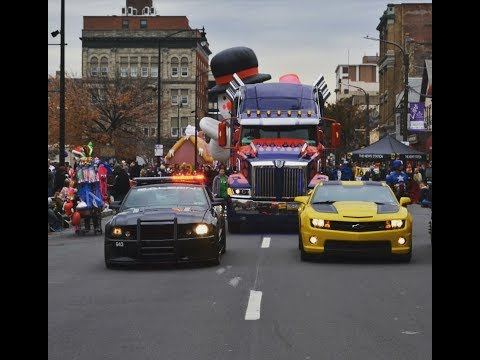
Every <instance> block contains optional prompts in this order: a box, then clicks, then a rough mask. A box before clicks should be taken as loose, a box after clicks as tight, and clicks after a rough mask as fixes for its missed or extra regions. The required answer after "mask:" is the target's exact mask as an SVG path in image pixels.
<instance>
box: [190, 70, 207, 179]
mask: <svg viewBox="0 0 480 360" xmlns="http://www.w3.org/2000/svg"><path fill="white" fill-rule="evenodd" d="M197 72H198V70H197ZM209 72H210V69H208V70H206V71H202V72H201V73H200V74H197V75H196V76H195V144H194V147H195V150H194V152H195V158H194V165H193V170H197V153H198V150H197V144H198V104H197V88H198V79H199V77H201V76H203V75H205V74H207V73H209Z"/></svg>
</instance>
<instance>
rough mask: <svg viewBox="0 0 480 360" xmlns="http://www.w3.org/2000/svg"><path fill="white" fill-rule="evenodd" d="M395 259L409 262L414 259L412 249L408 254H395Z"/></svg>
mask: <svg viewBox="0 0 480 360" xmlns="http://www.w3.org/2000/svg"><path fill="white" fill-rule="evenodd" d="M395 260H396V261H398V262H401V263H409V262H410V260H412V251H410V252H409V253H407V254H397V255H395Z"/></svg>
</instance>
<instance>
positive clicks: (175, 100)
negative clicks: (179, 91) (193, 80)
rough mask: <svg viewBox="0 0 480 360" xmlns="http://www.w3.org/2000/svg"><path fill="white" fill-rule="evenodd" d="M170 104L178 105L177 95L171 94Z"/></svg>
mask: <svg viewBox="0 0 480 360" xmlns="http://www.w3.org/2000/svg"><path fill="white" fill-rule="evenodd" d="M172 105H178V95H176V94H175V95H174V94H172Z"/></svg>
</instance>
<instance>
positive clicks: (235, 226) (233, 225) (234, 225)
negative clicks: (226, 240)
mask: <svg viewBox="0 0 480 360" xmlns="http://www.w3.org/2000/svg"><path fill="white" fill-rule="evenodd" d="M228 232H229V233H230V234H238V233H239V232H240V223H239V222H236V221H228Z"/></svg>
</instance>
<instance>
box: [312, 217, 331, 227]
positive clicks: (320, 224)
mask: <svg viewBox="0 0 480 360" xmlns="http://www.w3.org/2000/svg"><path fill="white" fill-rule="evenodd" d="M310 224H311V225H312V226H313V227H315V228H326V229H329V228H330V221H329V220H323V219H310Z"/></svg>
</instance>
